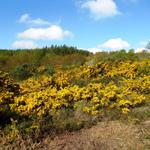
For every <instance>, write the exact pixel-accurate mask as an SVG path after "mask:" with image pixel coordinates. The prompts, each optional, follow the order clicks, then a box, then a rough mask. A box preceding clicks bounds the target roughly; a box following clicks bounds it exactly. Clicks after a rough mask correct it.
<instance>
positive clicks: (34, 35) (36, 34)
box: [18, 25, 72, 40]
mask: <svg viewBox="0 0 150 150" xmlns="http://www.w3.org/2000/svg"><path fill="white" fill-rule="evenodd" d="M71 36H72V33H71V32H70V31H68V30H63V29H62V28H61V27H60V26H58V25H51V26H50V27H48V28H29V29H27V30H25V31H24V32H22V33H19V34H18V38H23V39H32V40H62V39H64V38H66V37H71Z"/></svg>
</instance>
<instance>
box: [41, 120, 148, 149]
mask: <svg viewBox="0 0 150 150" xmlns="http://www.w3.org/2000/svg"><path fill="white" fill-rule="evenodd" d="M147 125H148V127H150V126H149V125H150V124H148V123H147V124H146V125H145V127H144V126H143V127H144V128H143V127H142V128H141V126H135V125H126V124H124V123H120V122H119V121H111V122H101V123H99V124H97V125H96V126H93V127H92V128H90V129H82V130H80V131H78V132H74V133H69V134H65V135H61V136H59V137H56V138H54V140H49V138H46V139H45V140H44V141H43V142H42V143H41V146H40V147H39V149H41V150H42V149H45V150H48V149H49V150H130V149H131V150H133V149H134V150H145V149H149V148H150V147H148V145H149V144H150V143H149V142H150V141H149V140H146V139H145V137H144V136H145V135H148V134H149V135H150V132H149V131H148V128H146V126H147ZM42 145H43V146H42ZM149 146H150V145H149Z"/></svg>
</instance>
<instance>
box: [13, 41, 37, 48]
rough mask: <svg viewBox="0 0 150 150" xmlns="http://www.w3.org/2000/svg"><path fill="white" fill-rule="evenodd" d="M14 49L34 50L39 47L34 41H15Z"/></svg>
mask: <svg viewBox="0 0 150 150" xmlns="http://www.w3.org/2000/svg"><path fill="white" fill-rule="evenodd" d="M12 47H13V48H15V49H34V48H36V47H37V45H36V44H35V43H34V42H33V41H15V42H14V43H13V44H12Z"/></svg>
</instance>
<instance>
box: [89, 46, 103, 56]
mask: <svg viewBox="0 0 150 150" xmlns="http://www.w3.org/2000/svg"><path fill="white" fill-rule="evenodd" d="M87 50H88V51H90V52H92V53H94V54H95V53H97V52H102V51H103V50H101V49H100V48H98V47H95V48H88V49H87Z"/></svg>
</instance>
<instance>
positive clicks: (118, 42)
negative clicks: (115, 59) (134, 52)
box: [98, 38, 130, 51]
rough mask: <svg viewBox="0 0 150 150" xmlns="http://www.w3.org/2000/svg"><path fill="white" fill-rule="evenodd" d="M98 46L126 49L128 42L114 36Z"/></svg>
mask: <svg viewBox="0 0 150 150" xmlns="http://www.w3.org/2000/svg"><path fill="white" fill-rule="evenodd" d="M98 48H101V49H106V50H110V51H115V50H120V49H128V48H130V44H129V43H128V42H127V41H124V40H122V39H121V38H115V39H110V40H108V41H106V42H105V43H103V44H101V45H99V46H98Z"/></svg>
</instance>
